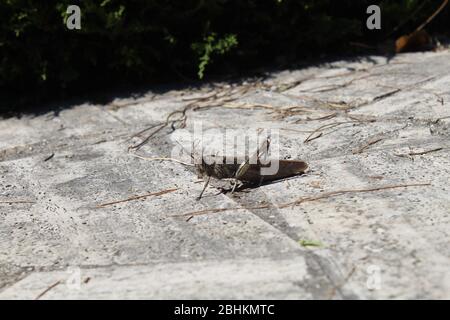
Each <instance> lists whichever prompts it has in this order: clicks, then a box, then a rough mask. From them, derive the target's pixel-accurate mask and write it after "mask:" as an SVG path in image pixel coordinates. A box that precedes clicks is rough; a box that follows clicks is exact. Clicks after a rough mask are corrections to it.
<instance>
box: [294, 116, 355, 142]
mask: <svg viewBox="0 0 450 320" xmlns="http://www.w3.org/2000/svg"><path fill="white" fill-rule="evenodd" d="M355 122H361V121H342V122H335V123H327V124H324V125H322V126H320V127H319V128H317V129H315V130H314V131H313V132H312V133H311V134H310V135H309V136H308V137H307V138H306V139H305V140H304V141H303V143H308V142H310V141H312V140H314V139H317V138H319V137H321V136H322V135H323V132H321V131H322V130H324V129H331V128H334V127H337V126H340V125H342V124H346V123H355ZM314 134H316V135H314Z"/></svg>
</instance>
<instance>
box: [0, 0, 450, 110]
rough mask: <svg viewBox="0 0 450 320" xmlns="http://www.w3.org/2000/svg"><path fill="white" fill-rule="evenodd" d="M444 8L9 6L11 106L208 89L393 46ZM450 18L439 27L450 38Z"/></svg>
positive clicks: (150, 1)
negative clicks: (73, 23) (151, 87)
mask: <svg viewBox="0 0 450 320" xmlns="http://www.w3.org/2000/svg"><path fill="white" fill-rule="evenodd" d="M424 2H425V4H422V3H424ZM440 3H441V1H439V0H435V1H431V0H429V1H422V0H402V1H388V0H385V1H365V0H360V1H354V0H351V1H350V0H341V1H332V0H304V1H294V0H267V1H257V0H235V1H232V0H184V1H161V0H147V1H146V0H129V1H124V0H103V1H93V0H83V1H74V0H58V1H38V0H0V93H1V94H2V96H1V97H2V98H1V100H2V101H5V99H6V97H7V96H13V97H15V100H14V101H15V102H20V98H30V97H32V96H33V97H48V96H53V97H54V96H59V95H60V94H61V93H71V92H72V93H73V92H81V91H86V90H90V89H97V88H101V87H109V86H112V85H120V84H127V85H134V84H140V83H147V82H157V81H169V80H170V81H174V80H175V79H179V78H197V79H198V77H202V76H203V75H204V74H205V72H206V74H211V73H224V72H227V73H229V72H230V71H234V72H235V73H237V72H240V71H241V70H249V69H251V68H254V67H257V66H260V65H263V64H268V65H271V66H273V65H274V63H275V62H277V63H280V62H290V61H295V60H301V59H303V58H308V57H314V56H316V55H317V54H318V53H340V54H348V53H350V52H349V51H348V50H349V48H350V47H349V45H348V44H349V42H350V41H361V42H364V43H369V44H370V43H375V42H377V41H380V40H382V39H383V37H385V36H387V35H389V34H390V33H392V31H393V30H394V32H393V34H392V36H398V35H400V34H401V33H402V32H403V33H404V32H409V31H412V30H413V28H415V27H416V26H417V25H418V24H420V23H421V22H422V21H423V20H424V19H425V18H426V17H428V16H429V15H431V13H432V12H433V11H434V10H435V9H436V8H437V7H438V6H439V4H440ZM70 4H78V5H79V6H80V8H81V12H82V19H81V21H82V29H81V30H68V29H67V28H66V26H65V19H66V15H67V14H66V9H67V6H68V5H70ZM370 4H379V5H380V6H381V8H382V30H381V31H369V30H367V28H366V27H365V22H366V18H367V14H366V8H367V6H368V5H370ZM419 7H421V9H420V10H417V8H419ZM415 11H418V12H416V13H415V14H414V15H413V16H411V14H412V13H414V12H415ZM448 11H449V10H448V8H447V10H446V11H445V12H443V13H441V15H439V17H438V18H437V19H436V20H435V21H433V23H432V27H434V28H439V29H440V30H443V28H446V29H447V30H448V29H449V26H448V21H449V19H448V18H449V14H448ZM410 16H411V17H410ZM408 17H410V18H409V19H407V18H408ZM401 22H404V23H402V24H401ZM399 25H400V26H401V27H400V28H398V30H395V29H394V28H395V27H397V26H399Z"/></svg>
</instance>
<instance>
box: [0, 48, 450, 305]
mask: <svg viewBox="0 0 450 320" xmlns="http://www.w3.org/2000/svg"><path fill="white" fill-rule="evenodd" d="M449 100H450V52H449V51H448V50H447V51H440V52H427V53H413V54H402V55H398V56H396V57H394V58H393V59H391V60H387V59H386V58H384V57H376V56H373V57H367V58H361V59H360V60H353V61H337V62H334V63H327V64H322V65H318V66H314V67H309V68H304V69H299V70H286V71H282V72H273V73H270V74H269V75H268V77H267V78H265V79H263V80H258V81H256V80H251V79H250V80H247V81H245V82H242V83H238V84H233V85H229V84H226V83H212V84H208V85H205V86H204V87H202V88H195V89H184V90H181V89H177V90H172V91H166V92H163V93H156V92H151V91H149V92H148V94H145V95H141V96H139V97H135V98H132V97H130V98H120V99H119V98H118V99H115V100H114V101H112V102H111V103H108V104H106V105H99V104H92V103H85V104H81V105H73V106H71V107H70V108H66V109H64V110H62V111H61V112H59V113H58V114H56V113H52V112H50V113H48V114H44V115H39V116H31V115H25V116H23V117H21V118H8V119H3V120H0V299H16V298H19V299H36V298H38V299H61V298H62V299H78V298H82V299H111V298H136V299H153V298H156V299H161V298H163V299H164V298H170V299H184V298H189V299H191V298H192V299H197V298H199V299H204V298H206V299H215V298H218V299H241V298H243V299H247V298H248V299H266V298H268V299H272V298H274V299H366V298H369V299H381V298H394V299H403V298H407V299H424V298H433V299H443V298H447V299H448V298H450V246H449V244H450V241H449V240H450V238H449V236H450V184H449V182H450V152H449V148H450V140H449V138H450V103H449ZM186 107H188V109H187V111H186V119H185V123H186V127H185V128H179V124H180V121H178V122H175V123H174V128H175V129H176V130H173V128H171V126H170V125H169V126H166V127H163V128H162V129H161V130H160V131H159V132H158V133H157V134H156V135H155V136H153V137H152V138H151V139H149V141H148V142H147V143H146V144H145V145H143V146H142V148H140V149H139V150H138V151H133V152H135V153H137V154H139V155H142V156H146V157H170V156H171V155H172V151H173V150H174V148H175V147H177V146H178V144H177V143H175V140H176V141H178V142H179V143H180V144H183V145H185V146H187V147H188V146H189V142H187V141H188V139H187V137H189V136H190V134H191V133H192V132H193V130H194V129H193V128H194V125H195V123H201V124H202V126H203V129H204V130H205V132H207V137H206V139H207V142H208V146H209V147H211V150H208V152H209V151H210V152H214V150H215V149H217V148H218V146H219V145H220V138H221V137H222V134H223V132H224V130H225V129H226V130H227V133H228V132H230V131H229V130H232V132H234V133H235V134H236V135H237V136H243V135H244V134H245V133H246V132H248V131H252V130H253V131H256V130H257V129H258V128H272V129H278V132H279V134H280V138H279V142H280V157H281V158H291V159H302V160H305V161H307V162H308V164H309V169H308V171H307V172H306V174H304V175H301V176H296V177H294V178H291V179H287V180H283V181H279V182H276V183H272V184H267V185H263V186H261V187H259V188H253V189H246V190H243V191H240V192H237V193H234V194H230V193H225V194H224V193H220V189H219V188H217V187H218V186H219V182H213V183H212V185H211V186H210V187H208V188H207V189H206V192H205V195H204V197H203V198H202V199H201V200H200V201H197V200H196V199H195V198H196V196H197V195H198V194H199V192H200V191H201V189H202V183H201V181H199V179H198V177H197V175H196V174H195V173H194V172H192V170H189V168H186V167H185V166H183V165H180V164H178V163H174V162H169V161H164V162H160V161H146V160H143V159H140V158H137V157H135V156H133V155H132V154H131V153H130V152H129V151H128V148H129V146H130V145H133V144H134V145H136V144H138V143H139V142H141V141H142V140H143V139H144V138H145V137H146V134H147V133H148V132H151V131H148V132H145V133H143V134H141V135H139V136H136V137H133V135H134V134H135V133H137V132H139V131H140V130H143V129H145V128H147V127H148V126H152V125H157V124H160V123H164V122H165V121H166V118H167V116H168V115H169V114H170V113H171V112H173V111H177V110H183V108H186ZM180 116H181V114H179V113H178V114H175V115H174V116H173V117H172V118H171V119H172V120H174V119H179V117H180ZM185 156H186V155H185ZM184 160H186V157H185V158H184ZM412 184H421V185H418V186H409V187H398V188H391V187H392V186H399V185H412ZM427 184H428V185H427ZM376 188H381V189H380V190H370V189H376ZM383 188H385V189H383ZM168 189H176V190H174V191H172V192H167V193H165V194H161V195H156V196H148V197H145V198H140V199H136V200H130V201H126V202H121V203H117V204H110V205H109V204H108V205H105V206H103V207H101V206H99V205H100V204H105V203H110V202H114V201H119V200H125V199H128V198H129V197H132V196H136V195H145V194H147V193H154V192H160V191H164V190H168ZM342 190H345V192H342V193H339V194H336V192H338V191H342ZM357 190H360V191H363V192H358V191H357ZM305 197H309V198H308V199H309V201H303V202H302V203H297V204H296V205H289V206H282V204H286V203H290V202H294V201H296V200H298V199H303V200H305ZM311 197H312V198H313V199H311ZM320 197H321V198H320ZM265 203H267V204H270V205H269V206H267V208H263V209H256V208H255V207H257V206H258V205H261V204H265ZM237 207H239V208H248V209H231V210H227V211H219V212H214V211H211V212H205V213H204V214H198V215H196V214H193V215H191V214H186V213H189V212H194V211H201V210H207V209H215V208H237ZM183 214H186V215H183ZM308 244H309V245H308Z"/></svg>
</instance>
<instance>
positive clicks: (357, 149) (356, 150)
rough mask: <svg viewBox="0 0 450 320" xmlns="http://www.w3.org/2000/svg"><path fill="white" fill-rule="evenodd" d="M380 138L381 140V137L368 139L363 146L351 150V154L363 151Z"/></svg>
mask: <svg viewBox="0 0 450 320" xmlns="http://www.w3.org/2000/svg"><path fill="white" fill-rule="evenodd" d="M381 140H383V138H372V139H369V141H368V142H367V143H366V144H364V145H363V146H361V147H359V148H356V149H354V150H353V151H352V153H353V154H358V153H363V152H364V151H365V150H366V149H367V148H369V147H370V146H371V145H373V144H375V143H378V142H380V141H381Z"/></svg>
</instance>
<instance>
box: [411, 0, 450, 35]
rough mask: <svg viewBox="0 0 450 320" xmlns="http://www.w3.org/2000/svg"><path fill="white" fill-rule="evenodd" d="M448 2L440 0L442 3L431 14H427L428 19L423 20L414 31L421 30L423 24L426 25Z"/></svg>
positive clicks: (423, 26)
mask: <svg viewBox="0 0 450 320" xmlns="http://www.w3.org/2000/svg"><path fill="white" fill-rule="evenodd" d="M447 4H448V0H444V1H443V2H442V4H441V5H440V7H439V8H438V9H437V10H436V11H435V12H434V13H433V14H432V15H431V16H429V17H428V19H427V20H425V22H424V23H422V24H421V25H420V26H419V27H417V29H416V31H420V30H422V29H423V28H425V26H426V25H427V24H429V23H430V22H431V21H432V20H433V19H434V18H435V17H436V16H437V15H438V14H439V13H440V12H441V11H442V10H443V9H444V8H445V6H446V5H447Z"/></svg>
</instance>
